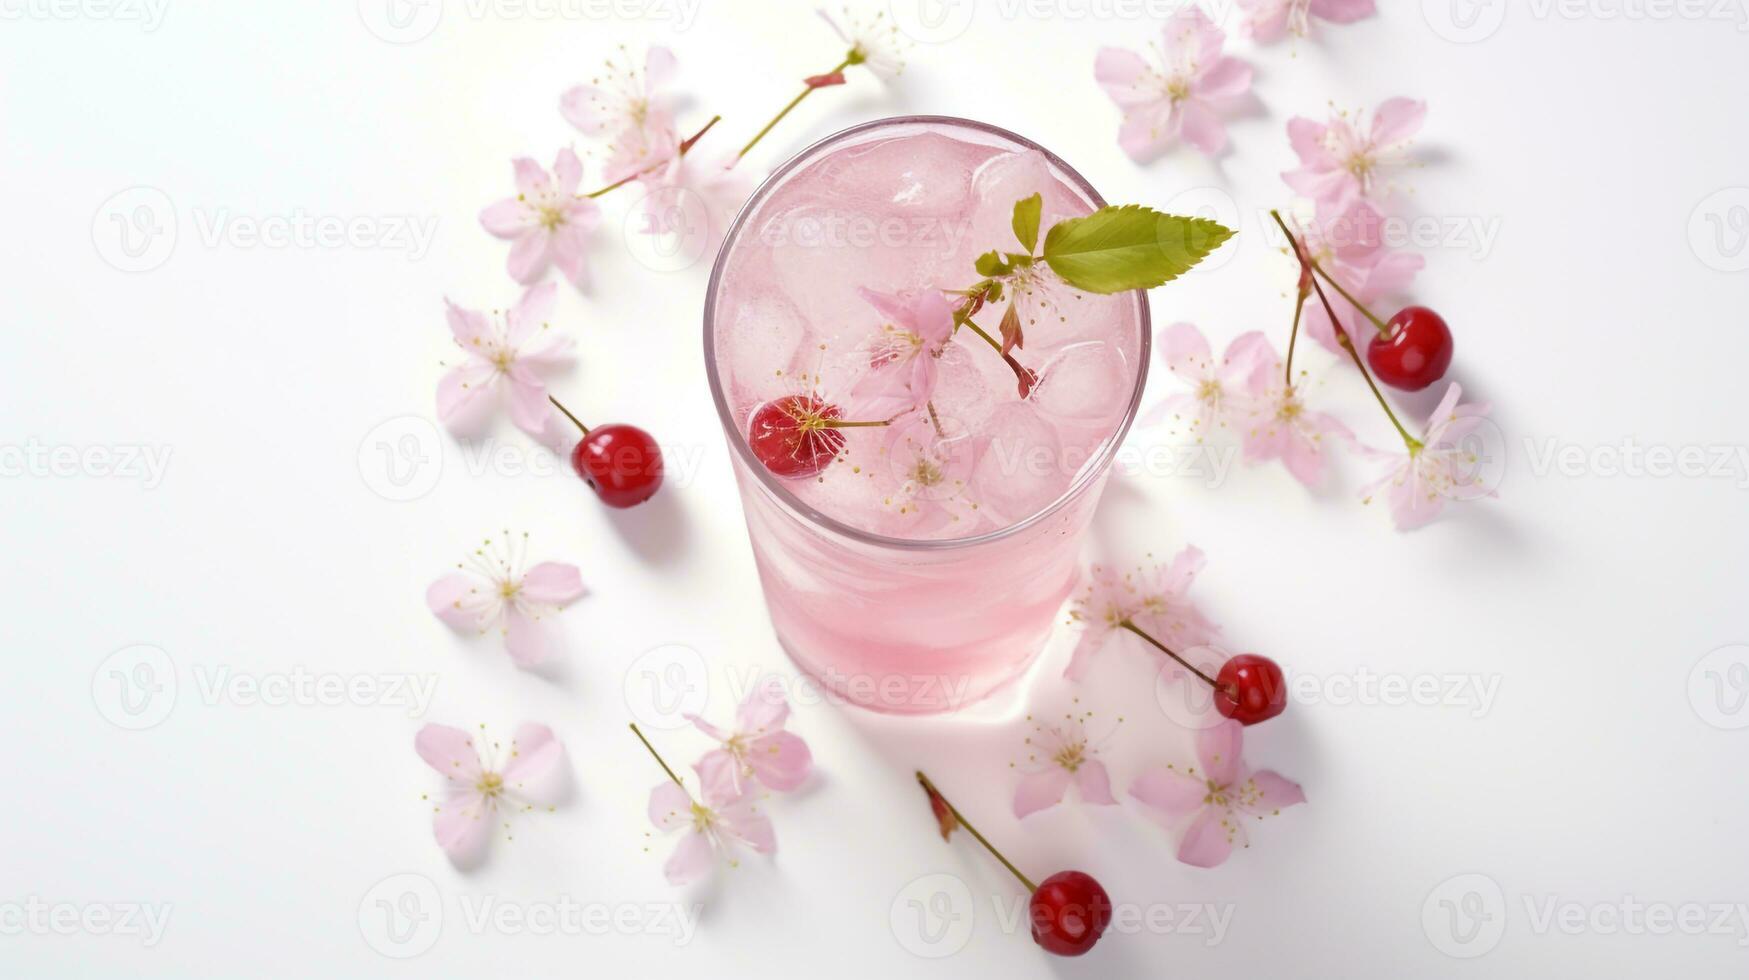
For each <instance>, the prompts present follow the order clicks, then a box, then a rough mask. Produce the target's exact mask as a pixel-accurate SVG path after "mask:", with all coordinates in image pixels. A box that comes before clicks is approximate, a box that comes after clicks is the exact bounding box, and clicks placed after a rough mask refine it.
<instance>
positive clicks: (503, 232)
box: [480, 197, 535, 238]
mask: <svg viewBox="0 0 1749 980" xmlns="http://www.w3.org/2000/svg"><path fill="white" fill-rule="evenodd" d="M534 225H535V215H534V212H533V211H532V210H530V209H529V207H528V205H526V204H524V203H522V202H521V201H518V200H517V199H516V198H514V197H507V198H505V199H504V200H502V201H494V202H493V203H491V204H488V205H487V206H486V208H485V209H484V210H482V211H481V212H480V226H481V227H483V228H485V229H486V231H487V233H489V234H491V235H492V236H493V237H495V238H515V237H517V236H518V235H521V234H522V233H523V232H525V231H527V230H528V229H529V228H531V227H533V226H534Z"/></svg>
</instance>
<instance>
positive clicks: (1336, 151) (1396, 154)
mask: <svg viewBox="0 0 1749 980" xmlns="http://www.w3.org/2000/svg"><path fill="white" fill-rule="evenodd" d="M1426 118H1427V103H1425V102H1420V101H1417V100H1415V99H1405V98H1395V99H1386V100H1385V101H1384V102H1383V103H1382V104H1380V105H1379V107H1378V109H1377V110H1375V111H1374V112H1373V115H1372V121H1371V123H1370V124H1368V122H1367V120H1366V118H1365V114H1364V113H1355V114H1352V115H1351V114H1350V113H1348V112H1346V111H1332V112H1331V114H1330V118H1329V119H1328V120H1327V121H1326V122H1317V121H1316V120H1312V119H1307V118H1305V117H1303V116H1295V117H1294V118H1292V119H1289V120H1288V121H1287V136H1288V141H1289V142H1290V143H1292V144H1293V148H1294V152H1295V153H1297V154H1298V155H1299V158H1300V167H1299V169H1298V170H1290V171H1288V172H1286V173H1284V174H1282V175H1281V178H1282V180H1285V181H1287V185H1288V186H1289V187H1292V188H1293V189H1294V190H1296V191H1298V192H1299V193H1301V194H1304V195H1305V196H1306V197H1309V198H1311V199H1312V200H1313V201H1316V202H1317V204H1318V210H1319V212H1320V213H1330V212H1339V211H1343V210H1346V209H1347V208H1348V206H1349V205H1350V204H1352V203H1353V202H1354V201H1355V200H1356V199H1358V198H1363V197H1376V196H1378V195H1379V192H1380V190H1381V186H1380V179H1381V174H1382V172H1383V171H1384V170H1385V169H1386V168H1388V167H1391V166H1394V165H1396V164H1398V163H1400V162H1401V161H1402V159H1403V157H1404V155H1405V151H1406V149H1407V147H1408V145H1409V141H1410V140H1411V139H1413V138H1414V136H1415V134H1416V133H1417V132H1419V131H1420V129H1421V123H1422V122H1423V121H1424V120H1425V119H1426Z"/></svg>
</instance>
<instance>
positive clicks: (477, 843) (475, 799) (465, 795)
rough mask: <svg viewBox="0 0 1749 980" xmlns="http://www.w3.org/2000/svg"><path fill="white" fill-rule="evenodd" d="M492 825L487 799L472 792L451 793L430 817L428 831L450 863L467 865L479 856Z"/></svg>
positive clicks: (469, 790) (472, 790) (468, 790)
mask: <svg viewBox="0 0 1749 980" xmlns="http://www.w3.org/2000/svg"><path fill="white" fill-rule="evenodd" d="M492 825H493V820H492V816H491V814H490V813H488V812H487V807H486V798H485V797H483V796H481V795H480V793H479V792H478V791H476V790H474V789H472V788H469V789H466V790H462V791H459V792H455V793H451V794H450V795H449V797H448V798H447V799H445V800H444V801H443V802H442V803H441V804H439V805H438V808H437V812H436V813H434V814H432V815H431V830H432V833H433V834H435V835H436V837H437V846H438V847H441V848H443V851H444V853H445V854H448V855H449V857H450V860H452V861H455V862H458V863H461V862H466V861H468V860H469V859H471V858H473V857H474V856H475V855H477V854H479V853H480V849H481V845H483V844H484V843H485V842H486V837H487V834H488V833H489V832H490V831H491V829H492Z"/></svg>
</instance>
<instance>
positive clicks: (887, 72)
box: [809, 7, 905, 88]
mask: <svg viewBox="0 0 1749 980" xmlns="http://www.w3.org/2000/svg"><path fill="white" fill-rule="evenodd" d="M819 13H820V19H821V20H824V21H825V22H826V23H827V25H828V26H830V27H831V28H832V33H834V34H837V35H838V39H839V40H841V41H843V42H844V43H845V44H847V45H849V46H850V50H849V51H848V52H846V53H845V55H844V62H845V64H846V65H862V66H864V67H866V68H867V69H868V70H869V71H870V72H872V73H873V74H874V76H875V77H876V78H878V79H880V80H881V81H883V82H885V81H891V80H892V79H894V78H897V77H898V76H899V74H900V73H901V72H903V71H904V70H905V58H904V54H903V49H904V43H903V41H902V39H901V36H900V34H899V28H898V25H896V24H894V23H893V22H892V21H891V20H890V19H888V17H887V16H886V12H885V11H877V12H876V13H875V15H874V16H873V17H872V18H866V19H865V18H863V17H861V16H858V15H856V14H853V13H851V11H850V8H848V7H846V8H844V9H843V11H842V18H843V24H842V25H840V24H839V22H838V21H836V20H833V19H832V15H831V14H829V13H827V12H826V11H824V10H821V11H820V12H819ZM828 75H830V73H828ZM816 77H824V76H816ZM809 87H810V88H814V87H818V86H815V85H812V84H810V86H809Z"/></svg>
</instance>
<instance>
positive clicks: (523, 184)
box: [510, 157, 552, 197]
mask: <svg viewBox="0 0 1749 980" xmlns="http://www.w3.org/2000/svg"><path fill="white" fill-rule="evenodd" d="M510 167H511V169H512V170H514V171H515V172H516V193H518V194H521V195H523V196H524V197H534V196H535V195H537V194H539V193H541V192H542V191H544V190H546V189H547V187H549V186H550V185H551V184H552V178H550V177H548V176H547V172H546V171H545V170H544V169H542V168H541V165H540V164H538V163H535V162H534V161H533V160H530V159H529V158H528V157H517V158H516V159H514V160H512V161H510Z"/></svg>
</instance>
